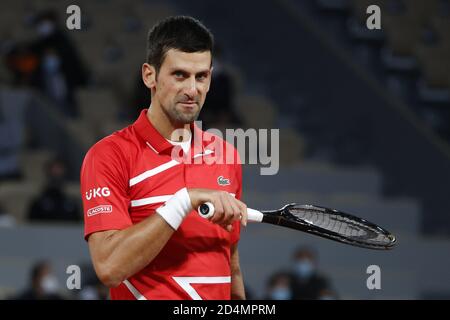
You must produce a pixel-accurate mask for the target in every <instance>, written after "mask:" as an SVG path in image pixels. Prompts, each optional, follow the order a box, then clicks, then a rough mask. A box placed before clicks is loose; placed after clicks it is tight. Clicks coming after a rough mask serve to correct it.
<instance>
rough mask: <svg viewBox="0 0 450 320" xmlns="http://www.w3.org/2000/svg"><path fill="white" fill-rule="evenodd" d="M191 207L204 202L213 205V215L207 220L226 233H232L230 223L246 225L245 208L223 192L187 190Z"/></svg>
mask: <svg viewBox="0 0 450 320" xmlns="http://www.w3.org/2000/svg"><path fill="white" fill-rule="evenodd" d="M188 193H189V197H190V198H191V203H192V207H193V208H194V209H195V210H197V208H198V207H199V206H200V205H201V204H202V203H205V202H211V203H212V204H213V205H214V215H213V216H212V217H211V218H210V219H209V220H210V221H211V222H213V223H215V224H218V225H220V226H222V227H223V228H225V229H226V230H227V231H232V223H233V222H234V221H236V220H241V223H242V225H243V226H246V225H247V206H246V205H245V203H243V202H242V201H239V200H238V199H236V198H235V197H233V196H232V195H231V194H229V193H228V192H225V191H217V190H209V189H197V188H195V189H188Z"/></svg>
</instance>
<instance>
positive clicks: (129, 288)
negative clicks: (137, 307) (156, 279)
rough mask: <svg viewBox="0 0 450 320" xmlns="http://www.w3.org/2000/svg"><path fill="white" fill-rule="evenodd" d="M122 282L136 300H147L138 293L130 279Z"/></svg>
mask: <svg viewBox="0 0 450 320" xmlns="http://www.w3.org/2000/svg"><path fill="white" fill-rule="evenodd" d="M123 283H124V284H125V285H126V286H127V288H128V290H130V292H131V293H132V294H133V296H134V297H135V298H136V300H147V298H146V297H145V296H144V295H143V294H142V293H140V292H139V291H138V290H137V289H136V288H135V286H133V285H132V284H131V283H130V281H128V280H124V281H123Z"/></svg>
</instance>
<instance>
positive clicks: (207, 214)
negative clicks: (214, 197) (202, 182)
mask: <svg viewBox="0 0 450 320" xmlns="http://www.w3.org/2000/svg"><path fill="white" fill-rule="evenodd" d="M197 211H198V214H199V215H200V217H202V218H205V219H209V218H211V217H212V216H213V215H214V205H213V204H212V203H211V202H205V203H202V204H201V205H200V206H199V207H198V209H197Z"/></svg>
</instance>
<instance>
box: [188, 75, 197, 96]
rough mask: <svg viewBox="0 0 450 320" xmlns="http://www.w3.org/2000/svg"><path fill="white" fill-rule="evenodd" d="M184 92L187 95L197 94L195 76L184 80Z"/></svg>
mask: <svg viewBox="0 0 450 320" xmlns="http://www.w3.org/2000/svg"><path fill="white" fill-rule="evenodd" d="M186 85H187V87H186V94H187V95H189V97H195V95H196V94H197V81H196V79H195V77H191V78H189V79H188V80H187V81H186Z"/></svg>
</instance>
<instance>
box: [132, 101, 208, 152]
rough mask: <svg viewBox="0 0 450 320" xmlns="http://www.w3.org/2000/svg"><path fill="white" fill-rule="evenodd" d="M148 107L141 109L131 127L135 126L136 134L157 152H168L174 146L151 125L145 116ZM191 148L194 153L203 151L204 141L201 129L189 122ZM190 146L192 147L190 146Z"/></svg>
mask: <svg viewBox="0 0 450 320" xmlns="http://www.w3.org/2000/svg"><path fill="white" fill-rule="evenodd" d="M147 111H148V109H143V110H142V111H141V113H140V115H139V117H138V119H137V120H136V121H135V122H134V124H133V127H134V128H135V130H136V132H137V133H138V135H139V136H140V137H141V138H142V139H143V140H144V141H145V142H146V143H147V145H149V146H150V147H151V148H152V149H154V150H155V151H156V152H157V153H165V152H170V151H171V150H172V148H173V147H174V146H173V145H172V144H171V143H170V142H169V141H167V140H166V139H165V138H164V137H163V136H162V135H161V134H160V133H159V131H158V130H156V128H155V127H154V126H153V125H152V123H151V122H150V120H149V119H148V118H147ZM190 126H191V133H192V141H191V143H192V144H191V149H192V150H194V148H195V150H194V153H198V152H203V150H204V141H203V131H202V130H201V129H200V128H199V127H198V126H197V125H196V124H195V123H191V125H190ZM192 146H193V147H194V148H192Z"/></svg>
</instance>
